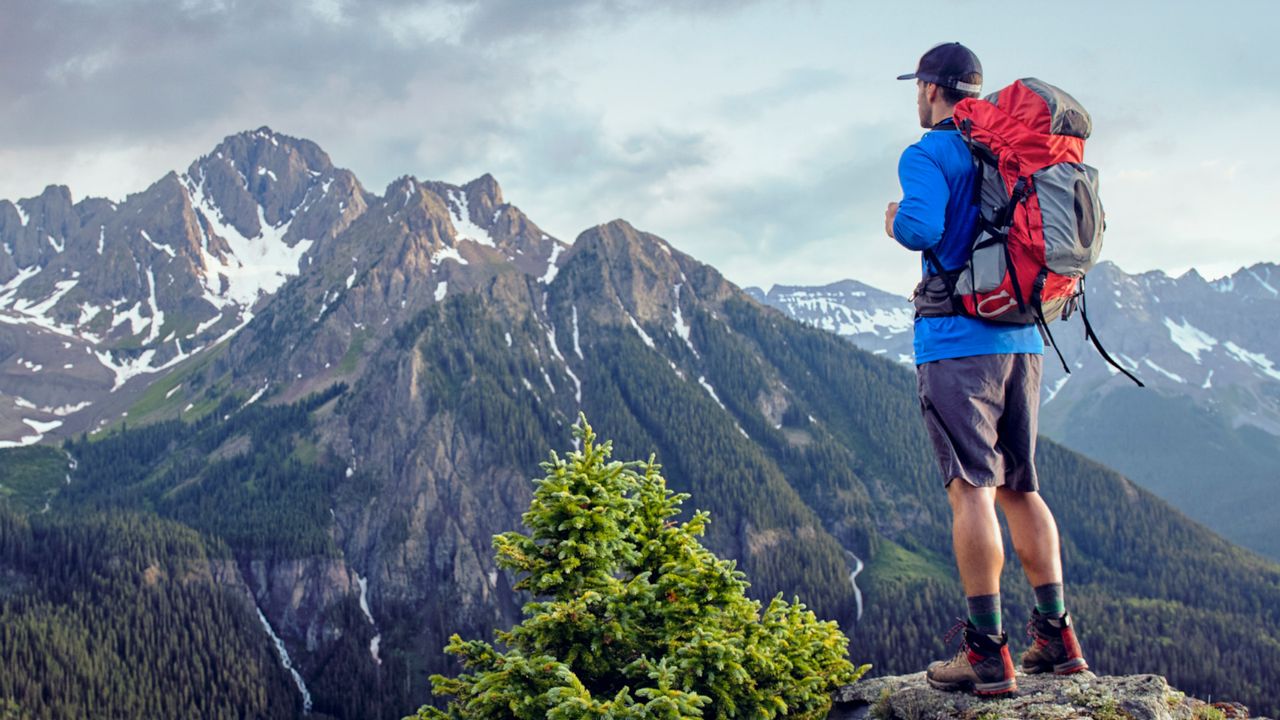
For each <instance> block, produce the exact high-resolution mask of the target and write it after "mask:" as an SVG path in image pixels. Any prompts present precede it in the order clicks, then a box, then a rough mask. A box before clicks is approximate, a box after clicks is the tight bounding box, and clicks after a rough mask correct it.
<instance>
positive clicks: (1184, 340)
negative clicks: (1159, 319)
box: [1164, 318, 1218, 362]
mask: <svg viewBox="0 0 1280 720" xmlns="http://www.w3.org/2000/svg"><path fill="white" fill-rule="evenodd" d="M1164 326H1165V327H1167V328H1169V338H1170V339H1171V340H1173V343H1174V344H1175V345H1177V346H1178V347H1179V348H1181V349H1182V351H1183V352H1185V353H1186V354H1188V355H1190V356H1191V357H1193V358H1195V361H1196V362H1200V353H1202V352H1205V351H1209V350H1213V347H1214V346H1215V345H1217V344H1218V339H1217V338H1215V337H1213V336H1211V335H1209V334H1208V333H1206V332H1204V331H1203V330H1200V329H1199V328H1197V327H1195V326H1194V325H1192V324H1191V323H1189V322H1187V320H1186V318H1183V319H1182V321H1181V322H1177V323H1175V322H1174V321H1173V320H1172V319H1170V318H1165V319H1164Z"/></svg>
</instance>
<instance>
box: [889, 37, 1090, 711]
mask: <svg viewBox="0 0 1280 720" xmlns="http://www.w3.org/2000/svg"><path fill="white" fill-rule="evenodd" d="M899 79H900V80H909V79H914V80H915V81H916V99H917V105H918V108H919V113H920V125H921V127H924V128H927V129H928V130H929V132H927V133H925V135H924V136H923V137H922V138H921V139H920V141H919V142H917V143H916V144H914V145H912V146H910V147H908V148H907V149H906V150H905V151H904V152H903V153H902V158H901V160H900V161H899V164H898V178H899V181H900V182H901V184H902V201H901V202H900V203H889V207H888V210H887V211H886V212H885V232H886V233H888V235H889V236H890V237H892V238H894V239H895V240H897V241H898V242H899V243H900V244H901V245H903V246H904V247H906V248H908V249H910V250H915V251H920V252H924V251H932V255H930V256H929V257H931V258H936V260H934V262H937V263H940V264H941V265H942V268H939V269H934V268H933V267H931V265H932V263H931V262H928V261H925V262H924V263H923V267H924V271H925V275H926V276H928V275H929V274H930V273H931V272H937V271H938V270H951V269H955V268H959V267H961V266H963V265H964V264H965V261H966V260H967V259H968V254H969V246H970V243H971V242H972V240H973V238H974V235H975V228H976V223H977V218H978V212H979V209H978V207H977V205H976V204H975V202H974V187H973V186H974V183H975V182H978V181H979V177H978V175H977V173H976V172H975V170H974V164H973V159H972V157H971V154H970V152H969V149H968V147H967V146H966V145H965V143H964V140H963V138H962V137H961V136H960V133H959V132H958V131H957V129H956V125H955V122H954V121H953V120H952V117H951V116H952V111H953V109H954V107H955V105H956V103H958V102H959V101H960V100H962V99H964V98H968V97H977V96H978V92H979V90H980V89H981V87H982V65H981V64H980V63H979V62H978V58H977V56H976V55H974V54H973V52H972V51H970V50H969V49H968V48H966V47H964V46H963V45H961V44H960V43H946V44H943V45H938V46H937V47H934V48H933V49H931V50H929V52H927V53H925V55H924V57H922V58H920V63H919V65H918V67H917V69H916V71H915V72H914V73H909V74H907V75H903V76H901V77H899ZM914 340H915V356H916V371H917V376H918V381H919V392H920V406H921V410H922V412H923V413H924V421H925V425H926V427H927V429H928V432H929V437H930V439H931V441H932V444H933V448H934V452H935V454H936V455H937V458H938V463H939V465H940V467H941V469H942V479H943V482H944V484H945V487H946V490H947V498H948V500H949V501H950V504H951V512H952V520H953V523H952V543H953V545H954V547H955V554H956V564H957V565H958V566H959V570H960V579H961V582H962V583H963V585H964V591H965V595H966V596H967V600H968V606H969V619H968V622H967V623H965V625H964V626H963V628H964V643H963V645H962V647H961V650H960V652H959V653H958V654H957V655H956V657H955V658H953V659H951V660H948V661H939V662H935V663H933V664H931V665H930V666H929V668H928V672H927V678H928V680H929V683H930V684H931V685H933V686H934V687H937V688H941V689H944V690H971V691H973V692H975V693H977V694H981V695H1000V694H1005V693H1012V692H1015V691H1016V690H1017V682H1016V680H1015V677H1014V668H1013V661H1012V660H1011V658H1010V656H1009V648H1008V635H1007V633H1005V632H1004V628H1003V623H1002V621H1001V608H1000V571H1001V569H1002V568H1003V566H1004V547H1003V544H1002V540H1001V535H1000V525H999V521H998V519H997V517H996V506H997V505H998V506H999V507H1000V509H1001V510H1002V511H1003V513H1004V516H1005V519H1006V520H1007V521H1008V523H1009V530H1010V534H1011V535H1012V537H1013V545H1014V550H1015V551H1016V552H1017V553H1018V557H1019V559H1021V561H1022V565H1023V567H1024V568H1025V570H1026V575H1027V579H1028V580H1029V581H1030V582H1031V585H1032V587H1034V588H1035V594H1036V608H1035V611H1034V613H1033V615H1032V623H1031V628H1030V630H1031V635H1032V638H1033V639H1034V641H1035V644H1034V645H1033V646H1032V647H1031V648H1030V649H1029V650H1027V651H1026V652H1025V653H1024V654H1023V656H1022V668H1023V670H1024V671H1026V672H1029V673H1034V672H1050V671H1052V672H1056V673H1059V674H1067V673H1073V672H1080V671H1082V670H1085V669H1087V668H1088V664H1087V663H1086V662H1085V660H1084V658H1083V657H1082V655H1081V652H1080V647H1079V644H1078V643H1077V642H1076V639H1075V633H1074V631H1073V630H1072V629H1071V619H1070V616H1069V615H1068V614H1067V613H1066V609H1065V607H1064V605H1063V591H1062V561H1061V553H1060V550H1059V546H1058V528H1057V524H1056V523H1055V521H1054V519H1053V514H1052V513H1051V512H1050V511H1049V507H1048V506H1047V505H1046V504H1045V502H1044V500H1043V499H1042V498H1041V497H1040V494H1039V492H1038V488H1039V485H1038V481H1037V478H1036V469H1035V443H1036V425H1037V420H1038V415H1039V406H1040V368H1041V360H1042V359H1043V353H1044V341H1043V340H1042V338H1041V337H1040V333H1039V330H1038V329H1037V328H1036V327H1035V326H1034V325H1010V324H997V323H988V322H986V321H983V320H979V319H976V318H970V317H966V316H962V315H948V316H943V317H917V318H916V320H915V339H914ZM957 629H959V628H957Z"/></svg>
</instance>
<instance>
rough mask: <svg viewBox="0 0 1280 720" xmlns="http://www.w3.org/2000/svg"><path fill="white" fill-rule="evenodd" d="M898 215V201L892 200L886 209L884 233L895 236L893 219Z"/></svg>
mask: <svg viewBox="0 0 1280 720" xmlns="http://www.w3.org/2000/svg"><path fill="white" fill-rule="evenodd" d="M896 217H898V203H896V202H891V203H889V207H887V208H885V211H884V234H885V235H888V236H889V237H893V219H894V218H896Z"/></svg>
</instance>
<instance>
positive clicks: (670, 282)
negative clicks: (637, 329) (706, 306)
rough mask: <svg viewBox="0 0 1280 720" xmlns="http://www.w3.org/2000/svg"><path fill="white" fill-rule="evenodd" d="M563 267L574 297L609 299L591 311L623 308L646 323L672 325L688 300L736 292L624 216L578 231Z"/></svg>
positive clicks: (719, 297)
mask: <svg viewBox="0 0 1280 720" xmlns="http://www.w3.org/2000/svg"><path fill="white" fill-rule="evenodd" d="M563 268H564V272H565V273H567V276H568V277H569V278H570V279H569V282H571V283H573V284H574V286H575V289H574V294H575V295H582V294H586V295H587V296H591V297H598V298H601V299H606V300H611V301H612V302H606V303H600V305H599V307H598V308H595V309H593V311H592V312H593V313H607V312H609V311H608V310H607V308H608V307H610V306H612V307H621V308H622V310H623V311H624V312H625V313H626V314H628V315H630V316H631V317H632V318H634V319H635V320H637V321H639V322H641V323H646V324H647V323H656V324H659V325H664V326H665V325H670V324H671V322H672V318H673V317H675V316H676V315H677V308H679V307H680V306H682V305H686V304H687V302H688V300H690V299H693V298H698V299H701V300H703V301H710V302H712V303H717V302H720V301H723V300H724V299H725V298H726V297H728V296H729V295H731V294H734V293H737V292H740V291H739V290H738V289H737V288H736V287H735V286H733V285H732V284H730V283H729V282H728V281H727V280H725V279H724V277H723V276H721V275H720V273H719V272H717V271H716V270H715V269H714V268H711V267H710V266H707V265H703V264H702V263H700V262H698V261H696V260H694V259H693V258H691V257H689V256H688V255H685V254H684V253H681V252H680V251H678V250H676V249H674V248H673V247H672V246H671V244H670V243H668V242H667V241H666V240H664V239H662V238H661V237H658V236H657V235H653V234H651V233H647V232H644V231H641V230H638V229H636V228H635V227H634V226H632V225H631V223H629V222H627V221H626V220H622V219H616V220H612V221H610V222H607V223H604V224H602V225H597V226H595V227H593V228H590V229H588V230H586V231H584V232H583V233H581V234H580V235H578V238H577V240H575V241H574V243H573V246H572V247H571V248H570V249H569V251H568V252H567V253H566V257H565V261H564V263H563ZM682 298H683V299H682ZM625 321H626V320H625V318H624V322H625Z"/></svg>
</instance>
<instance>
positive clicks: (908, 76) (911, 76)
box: [898, 73, 916, 80]
mask: <svg viewBox="0 0 1280 720" xmlns="http://www.w3.org/2000/svg"><path fill="white" fill-rule="evenodd" d="M898 79H899V80H915V79H916V74H915V73H907V74H906V75H899V76H898Z"/></svg>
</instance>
